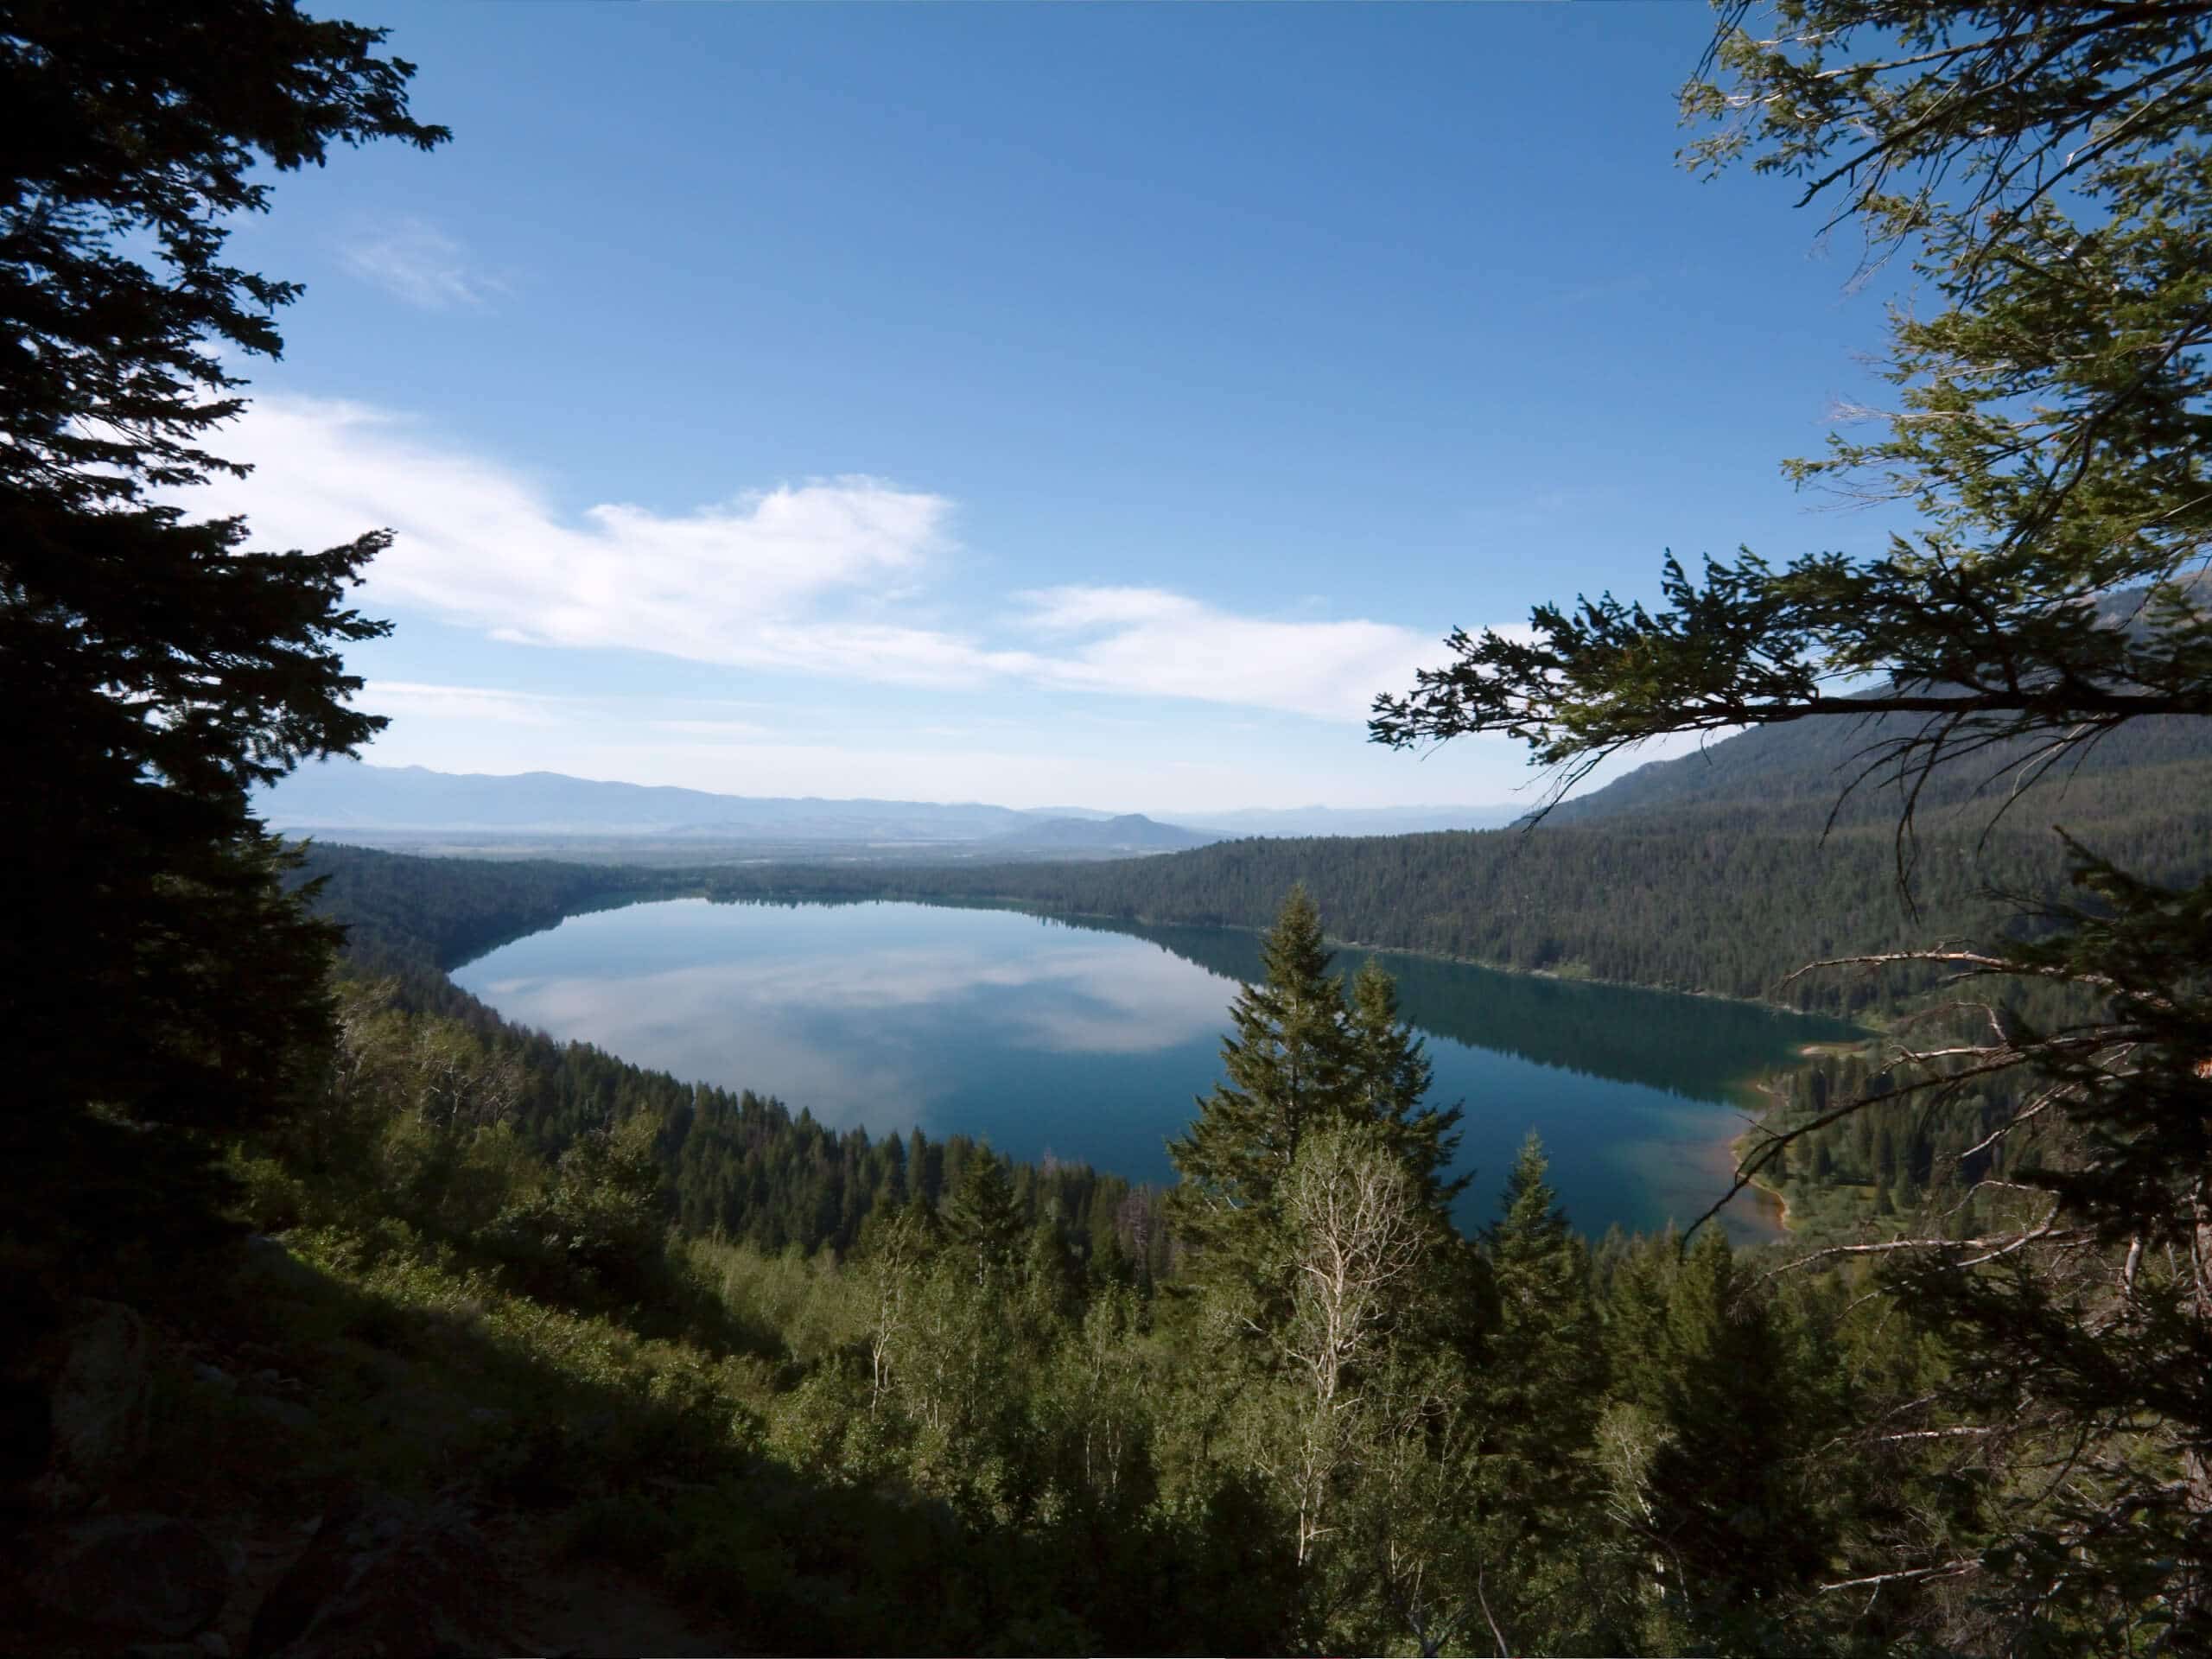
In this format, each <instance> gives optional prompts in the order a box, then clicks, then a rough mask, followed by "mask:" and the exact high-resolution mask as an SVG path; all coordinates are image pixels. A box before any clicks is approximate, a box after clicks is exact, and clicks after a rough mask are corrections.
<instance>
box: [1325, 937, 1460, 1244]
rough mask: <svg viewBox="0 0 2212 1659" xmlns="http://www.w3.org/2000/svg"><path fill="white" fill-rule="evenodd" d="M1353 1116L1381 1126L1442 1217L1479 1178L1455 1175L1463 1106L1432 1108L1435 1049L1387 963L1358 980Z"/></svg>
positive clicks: (1424, 1199) (1365, 966) (1367, 966)
mask: <svg viewBox="0 0 2212 1659" xmlns="http://www.w3.org/2000/svg"><path fill="white" fill-rule="evenodd" d="M1347 1028H1348V1033H1349V1035H1350V1038H1351V1056H1352V1059H1351V1076H1352V1080H1353V1087H1352V1101H1351V1107H1350V1114H1351V1116H1354V1117H1356V1118H1362V1119H1365V1120H1368V1121H1370V1122H1373V1123H1374V1124H1375V1126H1376V1129H1377V1130H1378V1131H1379V1132H1380V1134H1381V1135H1382V1137H1383V1144H1384V1145H1385V1146H1387V1147H1389V1149H1390V1151H1391V1152H1392V1153H1393V1154H1395V1156H1396V1157H1397V1159H1398V1160H1399V1161H1400V1162H1401V1163H1402V1164H1403V1165H1404V1166H1406V1169H1407V1171H1408V1173H1409V1174H1411V1175H1412V1177H1413V1178H1414V1181H1415V1182H1416V1183H1418V1191H1419V1195H1420V1198H1421V1204H1422V1205H1423V1206H1424V1207H1426V1208H1427V1209H1428V1210H1430V1211H1433V1212H1434V1213H1435V1214H1436V1215H1437V1216H1438V1217H1443V1216H1445V1215H1446V1213H1447V1212H1448V1211H1449V1210H1450V1209H1451V1206H1452V1200H1454V1199H1455V1198H1458V1197H1459V1195H1460V1194H1461V1193H1462V1192H1465V1191H1466V1190H1467V1187H1468V1185H1469V1184H1470V1183H1471V1181H1472V1180H1473V1179H1474V1175H1473V1173H1471V1172H1470V1173H1466V1174H1464V1175H1458V1176H1454V1175H1452V1174H1451V1173H1449V1172H1450V1170H1451V1167H1452V1158H1453V1157H1454V1155H1455V1154H1457V1153H1458V1152H1459V1118H1460V1116H1461V1109H1460V1108H1459V1107H1458V1106H1446V1107H1436V1106H1431V1105H1429V1104H1428V1103H1427V1097H1428V1088H1429V1084H1430V1082H1431V1080H1432V1079H1433V1077H1434V1074H1435V1069H1434V1068H1433V1066H1431V1065H1429V1063H1428V1054H1427V1045H1426V1044H1425V1043H1424V1042H1423V1041H1422V1040H1421V1038H1420V1037H1419V1036H1417V1035H1416V1034H1415V1033H1414V1028H1413V1027H1412V1026H1411V1025H1410V1024H1409V1023H1408V1021H1407V1020H1404V1019H1403V1018H1402V1016H1401V1015H1400V1014H1399V1013H1398V987H1397V982H1396V981H1395V980H1393V979H1392V978H1391V977H1390V976H1389V972H1388V971H1386V970H1385V969H1383V966H1382V964H1380V963H1377V962H1375V961H1374V960H1373V959H1371V958H1370V960H1369V961H1367V962H1365V963H1362V964H1361V966H1360V969H1359V971H1358V972H1357V974H1355V975H1353V976H1352V982H1351V1012H1350V1019H1349V1021H1348V1027H1347Z"/></svg>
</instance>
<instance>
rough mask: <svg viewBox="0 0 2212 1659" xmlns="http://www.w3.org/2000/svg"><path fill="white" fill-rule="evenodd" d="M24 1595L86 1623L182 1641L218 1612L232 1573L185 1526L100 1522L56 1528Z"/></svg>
mask: <svg viewBox="0 0 2212 1659" xmlns="http://www.w3.org/2000/svg"><path fill="white" fill-rule="evenodd" d="M29 1589H30V1592H31V1593H32V1595H34V1596H35V1597H36V1598H37V1599H39V1600H40V1601H41V1602H43V1603H44V1604H45V1605H47V1606H48V1607H50V1608H52V1609H54V1611H57V1612H60V1613H66V1614H67V1615H68V1616H69V1617H70V1618H78V1619H82V1620H84V1621H85V1622H86V1623H87V1624H99V1625H104V1626H105V1627H107V1628H109V1629H111V1630H116V1631H118V1632H121V1633H127V1634H129V1635H131V1636H142V1637H188V1636H190V1635H191V1634H192V1633H193V1632H194V1631H195V1630H200V1629H201V1628H202V1627H203V1626H205V1625H206V1624H208V1623H209V1622H210V1621H211V1620H213V1618H214V1617H215V1616H216V1614H218V1613H219V1612H220V1611H222V1610H223V1603H224V1601H225V1600H226V1599H227V1598H228V1596H229V1595H230V1591H231V1570H230V1566H229V1564H228V1563H227V1562H226V1561H225V1560H224V1559H223V1552H222V1551H221V1550H220V1549H219V1548H217V1547H216V1545H215V1543H214V1541H213V1539H211V1538H209V1537H208V1536H207V1534H206V1533H204V1532H202V1531H200V1529H199V1528H197V1527H195V1526H194V1525H193V1524H192V1523H191V1522H188V1521H176V1520H171V1519H170V1518H168V1516H159V1515H104V1516H98V1517H96V1518H94V1519H92V1520H90V1521H79V1522H76V1523H75V1524H74V1525H72V1526H68V1527H65V1528H63V1529H61V1532H60V1536H59V1538H58V1540H57V1541H56V1543H55V1545H54V1548H53V1549H52V1551H51V1552H50V1553H49V1554H48V1556H47V1559H46V1560H45V1562H44V1563H43V1564H42V1565H41V1567H40V1568H39V1569H38V1570H37V1571H36V1572H35V1573H33V1574H32V1575H31V1579H30V1584H29Z"/></svg>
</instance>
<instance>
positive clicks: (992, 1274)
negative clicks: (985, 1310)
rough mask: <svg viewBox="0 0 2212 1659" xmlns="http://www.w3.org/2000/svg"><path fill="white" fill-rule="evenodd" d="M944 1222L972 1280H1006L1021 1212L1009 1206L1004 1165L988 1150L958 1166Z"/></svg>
mask: <svg viewBox="0 0 2212 1659" xmlns="http://www.w3.org/2000/svg"><path fill="white" fill-rule="evenodd" d="M944 1220H945V1226H946V1228H947V1230H949V1231H950V1233H951V1235H952V1238H953V1241H954V1243H955V1245H956V1247H957V1248H958V1249H963V1250H964V1251H966V1252H967V1254H968V1255H969V1258H970V1259H971V1260H972V1262H974V1264H975V1270H976V1279H977V1281H978V1282H991V1283H999V1282H1004V1281H1007V1280H1008V1279H1010V1277H1011V1276H1012V1274H1013V1271H1014V1265H1015V1260H1016V1257H1017V1255H1018V1253H1019V1250H1020V1243H1021V1230H1022V1229H1021V1212H1020V1211H1019V1210H1018V1209H1016V1208H1015V1207H1014V1183H1013V1181H1012V1179H1010V1178H1009V1177H1008V1175H1007V1168H1006V1165H1005V1164H1004V1163H1003V1162H1001V1160H999V1158H998V1157H997V1156H995V1154H993V1153H992V1152H991V1150H990V1148H989V1147H976V1148H975V1150H974V1151H972V1152H971V1153H969V1155H968V1157H967V1159H966V1160H965V1161H964V1162H963V1165H962V1166H961V1171H960V1185H958V1186H957V1187H956V1188H954V1189H953V1193H952V1197H951V1198H950V1201H948V1202H947V1204H946V1205H945V1208H944Z"/></svg>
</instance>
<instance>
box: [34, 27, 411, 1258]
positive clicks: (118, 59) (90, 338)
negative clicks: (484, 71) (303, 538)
mask: <svg viewBox="0 0 2212 1659" xmlns="http://www.w3.org/2000/svg"><path fill="white" fill-rule="evenodd" d="M383 38H384V35H383V33H382V32H381V31H379V30H376V29H363V28H360V27H359V26H357V25H355V24H353V23H347V22H323V21H319V20H316V19H313V18H309V17H307V16H303V15H302V14H301V13H300V12H299V11H297V10H295V9H294V8H293V7H292V6H291V5H289V4H287V3H278V0H217V3H213V4H209V5H195V6H189V7H179V6H169V5H165V4H161V3H157V0H125V3H120V4H116V5H103V6H99V7H84V6H78V5H73V4H69V3H59V0H14V3H10V4H7V5H6V6H4V7H0V134H4V137H0V358H3V359H5V363H4V366H0V701H4V702H5V704H6V706H7V709H8V710H9V718H8V722H7V723H8V737H7V739H6V742H5V754H4V761H3V762H0V765H4V771H5V773H6V776H7V779H8V787H9V808H8V810H7V811H6V812H5V813H4V814H0V868H7V869H9V870H10V871H14V872H16V873H18V874H19V875H20V876H22V877H23V878H25V879H22V880H18V881H17V882H16V886H15V887H14V888H13V889H12V892H11V900H10V917H9V924H8V926H7V927H6V928H5V929H4V930H0V982H4V983H5V984H6V985H7V987H8V995H7V996H6V998H5V999H4V1003H3V1004H0V1005H3V1006H4V1008H5V1015H4V1018H5V1020H6V1026H5V1028H4V1029H0V1041H4V1043H5V1046H6V1048H7V1051H8V1052H9V1054H10V1061H11V1066H12V1070H13V1076H14V1080H15V1091H16V1105H15V1109H13V1110H11V1111H10V1114H9V1115H8V1117H9V1122H8V1125H7V1128H6V1131H5V1133H6V1135H8V1137H9V1139H10V1141H11V1142H12V1143H13V1144H12V1145H10V1147H8V1148H7V1149H6V1150H7V1155H8V1158H9V1161H10V1164H11V1166H13V1173H16V1174H17V1175H18V1176H27V1177H29V1176H30V1175H31V1171H32V1170H33V1169H34V1168H35V1160H38V1159H40V1158H41V1157H43V1156H45V1155H48V1154H49V1153H51V1152H52V1151H53V1149H54V1148H53V1146H52V1143H53V1142H54V1141H57V1140H59V1141H68V1140H71V1139H72V1138H73V1137H74V1136H76V1135H79V1134H88V1133H91V1132H92V1131H91V1129H90V1128H89V1127H88V1125H87V1122H86V1120H84V1119H82V1118H80V1117H79V1112H80V1111H81V1109H83V1108H85V1107H86V1106H88V1105H92V1104H93V1103H99V1105H100V1106H101V1107H102V1108H103V1109H105V1111H106V1112H107V1113H108V1114H110V1115H113V1114H117V1113H120V1114H123V1115H124V1116H135V1117H137V1119H139V1120H140V1121H141V1122H162V1123H171V1124H185V1125H191V1126H195V1127H235V1126H236V1125H238V1124H239V1123H242V1122H253V1121H255V1120H256V1119H258V1118H262V1117H264V1116H267V1115H268V1114H269V1113H270V1111H272V1110H273V1109H276V1108H277V1107H278V1106H279V1105H281V1104H283V1103H287V1102H288V1101H289V1100H291V1099H294V1098H296V1097H297V1096H298V1095H299V1093H300V1091H301V1088H302V1083H303V1081H304V1075H303V1074H304V1073H305V1072H306V1071H308V1069H309V1068H310V1067H311V1065H312V1063H313V1062H312V1055H313V1053H314V1051H315V1050H316V1049H317V1048H319V1047H321V1046H326V1045H327V1041H328V1039H329V1036H330V1014H331V1010H330V1007H329V1005H328V1003H327V1000H326V995H325V990H324V985H323V981H324V978H325V975H326V972H327V968H326V964H327V958H328V953H329V950H330V945H331V943H332V940H333V937H334V936H333V933H332V931H331V930H330V929H328V928H327V926H325V925H321V924H319V923H315V922H312V921H310V920H309V919H308V918H307V917H306V915H305V913H304V912H303V911H302V909H301V908H300V906H298V904H297V902H296V899H293V898H292V897H290V896H289V895H288V894H287V893H286V892H285V889H284V886H283V880H282V878H283V875H284V874H285V873H286V869H285V860H284V858H283V855H281V853H280V852H279V851H278V849H277V847H276V845H275V844H274V843H273V842H271V841H270V838H269V837H267V836H265V835H264V833H263V832H262V829H261V828H260V826H259V825H258V824H257V823H256V822H255V820H254V819H253V817H252V816H251V812H250V810H249V802H248V791H250V790H251V788H252V787H253V786H254V785H259V784H265V783H269V782H271V781H273V780H274V779H277V777H279V776H281V775H282V774H283V772H285V771H286V770H288V769H289V767H290V766H292V765H293V764H294V763H295V762H296V761H297V760H299V759H300V758H302V756H306V755H316V754H328V753H347V752H350V751H351V750H352V749H353V747H354V746H355V745H356V744H358V743H359V742H360V741H362V740H363V739H365V737H367V736H369V735H370V734H372V733H373V732H374V731H375V730H376V728H378V726H379V725H381V724H382V721H379V720H377V719H375V718H372V717H371V716H369V715H364V714H361V713H359V711H357V710H355V709H351V708H349V707H347V706H346V697H347V696H349V695H351V694H352V693H353V692H355V691H357V690H359V688H360V684H361V682H360V681H359V680H358V679H356V678H353V677H350V676H348V675H347V674H346V671H345V667H344V664H343V663H342V661H341V659H340V648H341V647H342V646H344V645H347V644H350V643H353V642H355V641H358V640H362V639H369V638H372V637H374V636H375V635H377V634H378V633H381V632H384V625H382V624H380V623H377V622H372V621H370V620H365V619H363V618H362V617H360V616H359V615H358V614H357V613H354V612H353V611H352V610H351V609H349V608H347V607H346V602H345V595H346V589H347V588H348V586H349V585H350V584H351V583H352V582H354V581H355V580H356V579H357V578H358V576H359V572H360V570H361V568H362V567H363V565H364V564H365V563H367V561H368V560H369V559H370V558H371V557H372V556H373V555H374V554H375V553H376V552H377V550H378V549H379V548H380V547H381V546H382V545H383V543H384V539H385V538H384V537H383V536H382V535H381V534H380V533H372V534H370V535H366V536H364V537H361V538H359V540H357V541H355V542H353V543H349V544H347V545H346V546H343V547H339V548H335V549H332V550H327V551H325V552H321V553H312V554H308V553H296V552H295V553H277V552H267V551H260V550H249V549H248V548H247V546H246V542H247V535H248V532H247V530H246V527H245V525H244V524H241V523H239V522H238V521H237V520H230V519H226V520H200V521H194V520H193V519H191V518H188V515H187V514H186V513H185V512H184V511H183V510H182V509H181V508H179V507H177V506H175V505H168V504H167V502H166V501H164V500H162V499H160V497H162V495H164V494H166V493H168V492H172V491H175V490H176V489H178V488H179V487H181V486H188V485H190V484H193V483H195V482H198V481H200V480H205V479H207V477H209V476H210V475H211V474H215V473H219V472H230V473H240V472H243V471H244V470H245V469H244V468H243V467H238V466H236V465H235V464H233V463H231V462H228V461H224V460H222V459H221V458H219V457H218V456H217V455H215V454H213V453H212V452H211V451H210V450H208V449H207V448H206V447H204V446H205V445H206V444H207V442H210V441H211V435H212V433H213V431H214V430H215V429H217V428H219V426H221V425H222V424H223V423H226V422H227V421H229V420H231V419H232V418H233V417H234V416H236V415H237V414H238V411H239V410H240V409H241V408H242V407H243V404H242V403H241V400H240V398H239V396H238V392H239V389H240V388H241V387H242V386H243V385H244V384H245V383H244V382H243V381H242V380H241V379H240V378H238V376H237V375H236V373H235V372H233V369H232V367H231V366H229V365H234V364H235V363H236V362H237V360H238V359H237V356H236V355H235V353H248V354H259V355H263V356H269V357H274V356H275V355H276V354H277V351H278V348H279V346H280V343H281V342H280V340H279V339H278V336H277V332H276V329H275V327H274V325H273V322H272V321H271V314H272V313H273V311H274V310H275V308H277V307H279V306H282V305H284V304H288V303H289V302H291V301H292V300H293V299H294V298H296V296H297V294H298V291H299V290H298V289H297V287H296V284H293V283H286V282H282V281H277V280H274V279H271V278H268V277H261V276H257V275H256V274H254V273H252V272H250V271H245V270H239V269H238V268H237V267H235V266H232V265H230V264H226V263H225V260H224V257H223V254H224V247H225V243H226V238H227V236H228V234H229V225H230V222H231V220H232V218H233V216H235V215H237V214H239V213H253V212H260V211H264V210H265V208H266V207H267V205H268V200H269V197H270V189H271V184H270V180H271V178H272V176H273V175H276V174H280V173H283V172H286V171H289V170H291V169H294V168H299V167H302V166H304V165H307V164H309V163H314V164H316V165H321V163H322V162H323V161H324V160H325V158H326V157H327V154H328V152H329V150H330V149H331V148H332V147H333V146H334V145H337V144H346V145H358V144H361V143H367V142H369V141H371V140H373V139H377V138H386V137H388V138H396V139H398V140H399V141H401V142H403V143H411V144H415V145H417V146H420V147H423V148H425V149H427V148H429V147H430V146H432V145H434V144H435V143H439V142H441V141H442V139H443V138H444V137H446V134H445V133H444V131H443V130H442V129H439V128H435V127H429V126H425V125H423V124H420V123H418V122H416V121H415V120H414V119H413V118H411V117H410V115H409V113H408V104H407V81H408V79H409V77H410V74H411V73H413V72H412V68H411V67H410V65H408V64H406V63H404V62H402V61H399V60H396V59H389V58H385V57H380V56H378V54H377V51H376V48H377V47H378V44H379V43H380V42H381V41H382V40H383ZM210 346H220V347H223V348H226V349H225V350H224V351H220V352H219V351H214V350H210V349H208V348H209V347H210ZM27 1141H43V1142H46V1143H48V1144H47V1147H46V1148H45V1150H44V1151H42V1152H41V1151H37V1150H33V1149H32V1148H31V1147H29V1146H27V1145H26V1142H27ZM111 1150H113V1151H114V1154H115V1155H117V1156H124V1155H127V1148H121V1147H120V1146H118V1148H116V1149H111ZM27 1153H28V1154H29V1158H28V1159H27V1158H26V1154H27ZM184 1156H185V1154H184V1153H183V1150H182V1149H181V1147H177V1146H175V1145H173V1144H167V1143H165V1144H164V1146H163V1147H162V1151H161V1152H160V1153H159V1154H158V1158H159V1159H165V1160H179V1159H181V1158H183V1157H184ZM53 1179H54V1180H56V1181H59V1182H60V1183H63V1184H65V1185H66V1184H67V1183H68V1181H69V1179H70V1178H68V1177H67V1176H60V1177H55V1178H53ZM29 1185H40V1186H43V1185H48V1183H46V1182H42V1181H40V1180H38V1179H36V1178H35V1177H32V1178H31V1179H30V1180H29ZM140 1218H141V1219H142V1220H143V1219H144V1217H143V1215H142V1217H140ZM108 1219H109V1220H110V1221H111V1220H112V1217H109V1218H108Z"/></svg>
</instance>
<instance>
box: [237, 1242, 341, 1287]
mask: <svg viewBox="0 0 2212 1659" xmlns="http://www.w3.org/2000/svg"><path fill="white" fill-rule="evenodd" d="M239 1271H240V1273H241V1274H242V1275H243V1276H244V1277H245V1278H247V1279H251V1280H253V1281H256V1282H257V1283H258V1284H260V1285H261V1286H262V1287H263V1288H264V1289H265V1290H269V1291H272V1292H275V1293H276V1294H279V1295H290V1296H306V1295H311V1294H314V1293H315V1291H316V1290H317V1289H319V1288H321V1285H322V1275H321V1274H320V1273H317V1272H316V1271H315V1269H314V1268H311V1267H309V1266H308V1264H307V1263H306V1262H302V1261H301V1260H300V1258H299V1257H298V1256H296V1255H293V1254H292V1253H291V1252H290V1251H289V1250H288V1249H285V1248H284V1247H283V1245H282V1244H280V1243H277V1241H276V1240H275V1239H273V1238H270V1236H268V1235H266V1234H264V1233H256V1234H255V1235H254V1236H252V1237H251V1238H249V1239H247V1240H246V1242H245V1261H244V1262H243V1263H242V1264H241V1265H240V1268H239Z"/></svg>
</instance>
